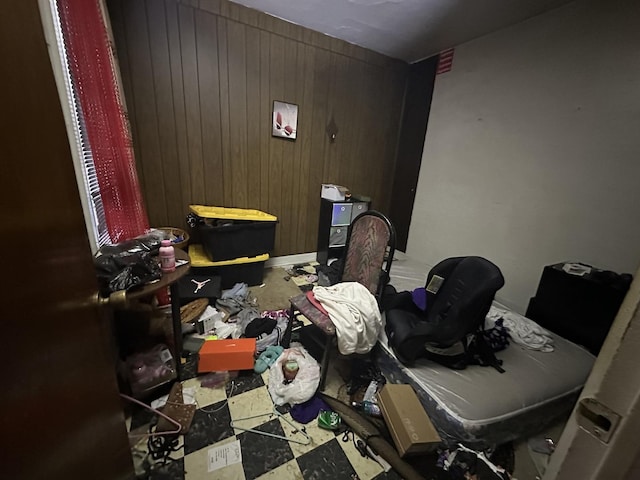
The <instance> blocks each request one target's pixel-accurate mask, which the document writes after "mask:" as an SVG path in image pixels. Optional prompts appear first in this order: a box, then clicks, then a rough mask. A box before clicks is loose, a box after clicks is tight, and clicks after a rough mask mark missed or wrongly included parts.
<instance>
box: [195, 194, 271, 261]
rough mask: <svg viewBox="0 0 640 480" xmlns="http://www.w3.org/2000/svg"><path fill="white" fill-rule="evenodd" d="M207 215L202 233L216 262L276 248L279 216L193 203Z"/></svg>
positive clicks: (199, 231) (201, 226)
mask: <svg viewBox="0 0 640 480" xmlns="http://www.w3.org/2000/svg"><path fill="white" fill-rule="evenodd" d="M189 208H190V210H191V212H193V213H194V214H195V215H197V216H198V217H200V218H201V219H203V223H202V224H201V225H199V226H198V236H199V239H200V243H201V244H202V246H203V247H204V251H205V253H206V255H207V257H209V260H211V261H213V262H219V261H223V260H233V259H236V258H241V257H255V256H257V255H262V254H264V253H269V252H271V251H273V247H274V242H275V235H276V223H277V222H278V217H275V216H274V215H270V214H268V213H265V212H261V211H260V210H247V209H243V208H225V207H208V206H204V205H190V206H189Z"/></svg>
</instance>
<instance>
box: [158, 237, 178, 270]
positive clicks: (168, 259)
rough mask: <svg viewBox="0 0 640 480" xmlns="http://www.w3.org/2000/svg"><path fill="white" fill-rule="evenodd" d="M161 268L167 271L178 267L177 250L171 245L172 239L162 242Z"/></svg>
mask: <svg viewBox="0 0 640 480" xmlns="http://www.w3.org/2000/svg"><path fill="white" fill-rule="evenodd" d="M160 244H161V245H162V246H161V247H160V269H161V270H162V271H163V272H165V273H168V272H173V271H175V269H176V252H175V250H174V249H173V245H171V240H162V242H161V243H160Z"/></svg>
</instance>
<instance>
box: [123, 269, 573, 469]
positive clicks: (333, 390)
mask: <svg viewBox="0 0 640 480" xmlns="http://www.w3.org/2000/svg"><path fill="white" fill-rule="evenodd" d="M291 280H293V281H290V279H289V278H288V275H287V273H286V272H285V271H284V270H283V269H282V268H273V269H268V270H266V271H265V284H266V288H264V287H263V288H259V287H252V292H255V294H256V297H258V299H259V306H260V308H261V309H262V310H275V309H279V308H286V307H287V305H288V298H289V297H290V296H292V295H295V294H296V293H297V292H299V291H300V290H304V289H305V280H304V279H302V278H299V279H295V278H292V279H291ZM333 366H334V363H332V364H331V365H330V371H329V373H328V376H327V385H326V388H325V392H326V393H328V394H329V395H331V396H334V397H336V398H339V399H341V400H343V401H346V400H348V398H347V396H346V393H345V390H346V388H345V381H344V379H343V378H342V377H341V375H340V374H339V373H338V371H337V370H335V369H334V368H333ZM193 370H195V369H192V373H191V374H189V373H187V374H186V377H187V378H188V377H189V376H193V377H195V373H194V372H193ZM268 378H269V371H268V370H267V371H266V372H265V373H263V374H261V375H260V374H256V373H254V372H252V371H248V372H243V373H242V374H241V375H240V376H239V377H238V378H236V379H235V380H234V382H233V383H227V384H226V385H225V386H224V387H220V388H215V389H210V388H206V387H201V386H200V380H201V378H198V377H195V378H190V379H189V380H185V381H183V382H182V384H183V387H184V388H188V387H193V388H195V392H196V394H195V396H196V401H197V407H198V409H197V411H196V413H195V416H194V419H193V422H192V425H191V428H190V429H189V431H188V432H187V433H186V434H185V435H184V436H180V437H178V443H177V446H176V448H175V451H174V452H172V453H171V455H170V458H171V459H172V460H170V461H168V462H167V463H166V464H164V465H162V464H161V462H157V461H156V462H152V463H153V468H152V469H151V471H150V472H149V471H147V473H146V474H144V470H143V469H142V468H141V467H140V464H141V458H142V457H143V456H144V454H145V453H146V452H147V451H148V448H147V441H146V439H141V440H140V441H139V442H138V443H137V444H135V445H134V447H133V452H134V463H136V465H137V468H136V471H137V473H141V475H140V476H139V478H148V479H152V480H164V479H167V480H169V479H172V480H173V479H180V480H182V479H185V480H199V479H247V480H249V479H257V478H260V479H267V478H271V479H303V480H311V479H326V478H331V479H333V480H341V479H345V480H352V479H361V480H365V479H399V478H400V477H399V476H398V475H397V474H396V473H395V472H394V471H393V470H390V471H389V472H384V471H383V469H382V467H381V466H380V465H379V464H378V463H376V462H375V461H374V460H371V459H369V458H365V457H362V456H361V455H360V453H359V452H358V451H357V450H356V448H355V445H354V441H353V439H352V438H351V439H349V440H348V441H346V442H344V441H342V435H341V434H338V435H336V434H335V433H334V432H331V431H327V430H323V429H321V428H319V427H318V426H317V422H316V421H315V420H314V421H312V422H311V423H309V424H307V425H301V424H297V423H296V422H295V421H293V420H292V419H291V416H290V414H289V413H288V410H287V409H286V408H281V407H279V411H280V412H281V413H282V414H283V416H282V417H278V416H276V415H271V416H270V415H269V414H271V413H273V409H274V405H273V402H272V400H271V397H270V395H269V392H268V389H267V386H266V385H267V384H268ZM134 412H135V413H134V414H133V415H131V416H130V418H128V419H127V424H128V428H129V429H130V431H131V432H132V433H133V432H136V433H145V432H146V431H147V429H148V424H149V422H150V421H151V418H152V417H153V415H152V414H151V413H150V412H148V411H146V410H134ZM261 414H265V416H264V417H260V418H257V419H252V420H247V421H244V422H238V424H239V425H240V426H243V427H246V428H253V429H257V430H259V431H263V432H269V433H272V434H276V435H280V436H282V435H284V436H286V437H287V438H291V439H298V440H304V437H302V436H301V435H300V434H299V433H295V432H294V429H293V428H292V427H291V425H289V423H288V422H287V421H285V420H284V419H286V420H289V421H292V422H293V424H294V425H296V428H300V429H301V428H303V427H304V428H305V429H306V433H307V434H308V435H309V437H310V438H311V443H310V444H309V445H301V444H298V443H293V442H288V441H285V440H282V439H278V438H273V437H268V436H263V435H258V434H256V433H253V432H247V431H241V430H238V429H235V430H234V429H233V428H232V427H231V425H230V424H231V421H232V420H236V421H237V420H238V419H240V418H244V417H252V416H256V415H261ZM559 431H561V429H560V430H559ZM356 438H357V437H356ZM556 440H557V439H556ZM236 441H239V445H240V450H241V456H242V462H241V463H237V464H234V465H229V466H226V467H223V468H220V469H217V470H213V471H209V470H210V467H209V461H210V458H209V457H210V454H212V453H213V452H211V450H212V449H215V448H216V447H218V446H221V445H225V444H229V443H233V442H236ZM132 443H133V442H132ZM516 459H517V463H516V471H515V472H514V478H517V479H519V480H534V479H536V478H539V477H538V476H537V473H538V472H537V471H536V469H535V467H534V465H533V463H532V461H531V459H530V457H529V454H528V453H527V451H526V442H525V443H522V444H520V445H518V448H516ZM432 468H433V467H432V466H430V467H429V471H431V470H432ZM422 471H423V472H424V470H422ZM428 477H429V479H430V480H431V479H432V478H441V477H442V475H441V474H437V475H428ZM445 478H446V477H445Z"/></svg>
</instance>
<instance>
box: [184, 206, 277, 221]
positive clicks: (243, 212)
mask: <svg viewBox="0 0 640 480" xmlns="http://www.w3.org/2000/svg"><path fill="white" fill-rule="evenodd" d="M189 209H190V210H191V211H192V212H193V213H195V214H196V215H198V216H199V217H202V218H221V219H224V220H253V221H256V222H277V221H278V217H276V216H275V215H271V214H269V213H265V212H261V211H260V210H249V209H246V208H227V207H208V206H206V205H189Z"/></svg>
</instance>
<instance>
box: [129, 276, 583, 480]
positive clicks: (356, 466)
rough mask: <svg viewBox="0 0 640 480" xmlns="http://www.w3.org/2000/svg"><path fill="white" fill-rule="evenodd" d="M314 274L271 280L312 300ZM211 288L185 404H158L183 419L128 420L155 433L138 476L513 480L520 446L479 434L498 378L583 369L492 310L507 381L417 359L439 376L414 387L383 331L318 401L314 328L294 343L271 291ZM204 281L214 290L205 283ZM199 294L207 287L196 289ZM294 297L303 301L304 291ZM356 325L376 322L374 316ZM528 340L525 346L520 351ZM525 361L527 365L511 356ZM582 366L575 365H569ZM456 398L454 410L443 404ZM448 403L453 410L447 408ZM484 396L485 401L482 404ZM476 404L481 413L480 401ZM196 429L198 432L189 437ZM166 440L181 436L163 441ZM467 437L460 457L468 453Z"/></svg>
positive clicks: (198, 313) (142, 414)
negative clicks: (526, 369)
mask: <svg viewBox="0 0 640 480" xmlns="http://www.w3.org/2000/svg"><path fill="white" fill-rule="evenodd" d="M306 267H309V268H308V269H307V268H306ZM311 268H313V269H314V271H316V273H317V272H318V271H319V269H317V266H313V265H305V266H304V267H303V266H301V265H298V266H295V267H288V268H287V269H286V270H285V269H274V270H275V271H276V273H275V275H278V276H279V277H282V281H283V282H285V283H287V284H291V283H292V279H293V278H294V277H304V279H305V280H306V281H309V280H313V282H310V283H307V285H312V287H311V288H310V289H308V291H311V290H313V287H314V286H316V285H317V284H318V283H319V281H320V278H314V277H313V276H309V275H316V274H313V273H309V270H311ZM302 272H305V273H304V274H303V273H302ZM292 274H296V275H292ZM198 275H200V274H198ZM213 277H215V275H202V277H201V278H194V280H196V281H195V282H191V283H192V285H190V288H192V289H193V290H196V289H197V290H198V291H197V292H194V293H196V294H198V293H201V294H203V295H206V297H205V298H206V301H207V305H206V306H205V308H204V309H202V304H203V303H204V302H203V301H201V300H200V301H199V299H198V298H190V299H189V300H188V301H187V302H186V303H185V304H184V305H182V309H183V310H182V311H181V319H182V320H183V322H184V323H183V332H184V335H183V347H184V352H185V353H184V356H185V358H183V359H181V360H182V361H183V362H184V365H183V366H185V365H189V368H192V370H188V371H187V373H186V375H185V376H183V380H182V382H179V383H174V386H175V385H180V386H181V392H180V395H181V398H177V392H176V391H172V392H170V393H169V395H168V397H167V399H166V401H165V404H164V406H162V407H161V406H160V405H158V404H157V403H154V404H153V405H155V408H156V409H160V408H162V411H163V412H164V414H165V415H167V416H169V417H170V418H171V417H173V419H174V423H171V422H169V421H168V420H166V419H164V417H162V416H160V415H159V414H158V413H156V411H157V410H156V411H149V410H144V411H142V410H140V411H135V413H134V414H133V415H132V417H131V420H130V424H131V427H130V431H131V432H134V431H136V430H137V428H139V427H141V426H142V425H145V427H144V432H145V435H147V437H143V439H142V440H141V441H140V442H136V440H135V438H136V437H132V442H134V443H135V445H134V451H135V452H137V453H136V455H137V457H138V458H139V459H144V460H140V462H138V464H139V466H140V468H139V469H138V471H139V472H140V473H141V477H142V476H145V475H146V477H145V478H186V479H189V478H199V477H200V476H204V475H207V474H209V475H215V478H246V479H248V478H260V477H262V476H263V475H265V476H266V475H269V476H272V477H274V478H304V479H309V478H326V477H335V478H360V479H365V478H367V479H372V478H379V479H382V478H385V479H388V478H401V477H402V478H416V479H417V478H429V479H450V478H475V479H478V480H483V479H487V480H489V479H490V480H500V479H505V478H510V477H509V475H510V473H512V472H513V447H512V446H510V443H509V438H507V439H506V440H504V441H502V440H503V439H502V438H500V439H499V440H496V439H498V438H499V436H498V437H493V436H492V435H493V434H494V433H495V432H498V433H500V434H501V433H504V429H503V428H502V427H501V426H500V428H497V427H496V425H493V424H485V423H483V418H485V417H484V416H483V415H487V413H486V412H487V411H489V410H490V409H489V410H486V409H485V407H486V408H489V407H491V408H493V407H495V405H490V402H491V398H494V397H492V395H494V394H495V390H496V389H495V387H490V386H488V385H491V382H490V380H491V379H490V377H491V375H493V376H497V377H496V378H508V379H514V378H517V377H519V376H522V375H523V373H522V372H523V370H522V368H523V367H522V363H521V362H522V359H521V358H520V357H521V356H522V355H523V352H524V355H526V356H530V357H531V362H534V361H539V359H540V358H543V357H546V358H550V359H554V360H553V361H554V362H558V358H560V357H558V355H560V356H561V358H562V359H565V360H566V361H567V362H569V364H571V365H574V366H576V368H578V370H580V371H582V370H583V369H582V367H578V364H580V359H579V358H578V359H577V360H576V358H577V356H575V355H573V354H571V352H572V350H571V348H570V347H569V346H568V345H567V343H568V342H565V341H563V339H562V338H560V337H557V336H555V335H550V336H549V338H550V339H551V342H548V343H547V345H552V346H553V350H549V349H548V348H546V347H542V348H538V345H539V344H541V345H544V342H543V343H540V342H538V338H537V337H532V335H538V336H541V337H543V336H545V335H546V330H544V329H540V330H538V328H537V327H535V326H532V325H530V324H528V322H524V321H521V320H520V319H519V318H518V316H517V315H515V314H513V312H509V311H508V309H503V308H502V307H501V306H499V305H496V304H494V305H493V306H492V305H491V302H489V305H488V306H487V308H488V312H487V313H486V315H485V316H486V318H487V319H488V320H491V323H486V324H485V327H486V328H485V329H484V331H483V332H482V333H483V338H484V341H485V344H486V346H488V347H489V348H491V349H492V350H493V351H499V352H500V358H501V359H502V360H504V367H505V371H506V372H505V373H504V374H501V373H498V371H496V370H494V369H485V368H481V369H477V368H474V367H473V366H469V367H468V369H472V371H473V373H474V375H476V376H477V375H478V372H481V377H482V378H483V379H485V380H487V385H484V386H483V384H482V381H481V382H480V383H478V382H477V381H475V382H471V383H470V382H468V381H467V380H465V378H466V377H465V376H464V375H462V376H461V375H459V371H456V370H452V369H450V368H448V367H445V366H444V365H439V364H437V363H435V362H433V361H432V360H429V359H425V358H419V359H417V361H416V364H417V365H423V364H427V363H428V365H429V369H428V370H429V371H431V372H432V373H433V374H434V377H433V378H429V379H427V380H425V379H421V377H419V376H416V375H413V374H412V375H411V376H408V375H407V368H406V367H405V366H403V365H402V363H401V361H400V360H399V359H398V358H396V357H395V356H394V354H393V353H394V352H393V349H392V348H391V347H390V346H389V344H388V343H385V341H384V333H385V332H384V331H383V332H380V333H381V334H382V335H381V336H382V337H383V341H382V342H381V343H379V344H378V345H377V346H376V347H375V348H373V350H371V349H370V348H368V349H366V351H367V354H366V355H356V356H349V357H342V356H340V355H338V351H337V349H336V350H335V351H334V352H333V353H332V356H333V357H334V359H335V360H332V363H331V366H330V369H329V370H330V372H331V373H330V375H329V377H328V381H327V385H326V387H325V388H324V389H321V390H322V391H320V392H319V391H318V386H319V384H320V374H321V372H320V365H319V363H318V362H319V360H320V358H318V355H317V352H315V351H313V349H312V348H311V347H310V346H309V345H308V344H307V342H306V340H305V338H306V337H305V335H303V334H302V333H303V332H304V331H306V330H307V325H308V323H305V322H302V323H301V324H300V323H296V325H297V326H301V328H300V329H299V330H298V329H296V330H295V331H293V332H292V331H291V328H290V327H291V325H292V324H293V323H294V322H299V319H290V318H289V311H288V310H287V309H285V308H283V307H285V306H286V302H287V297H285V298H284V299H283V300H282V302H281V303H280V304H279V306H280V308H271V307H272V306H270V309H269V310H263V309H261V308H260V302H259V301H258V300H257V296H256V295H255V292H256V291H258V290H257V289H259V288H261V287H258V286H255V285H254V286H251V285H249V284H247V283H245V282H236V283H234V284H232V285H228V286H227V287H226V288H222V287H221V288H220V290H219V292H214V295H211V292H207V291H205V290H204V288H205V286H206V285H208V284H213V285H215V281H214V279H213ZM285 277H289V279H288V280H287V279H286V278H285ZM316 277H320V275H316ZM207 278H210V280H209V281H208V282H205V280H206V279H207ZM422 281H424V277H423V279H422ZM198 282H205V283H203V284H202V287H200V284H199V283H198ZM221 285H222V282H221ZM293 285H296V287H297V288H299V289H300V290H303V291H304V288H301V287H300V286H298V285H297V284H296V283H295V282H293ZM441 288H443V287H442V286H441ZM325 290H326V288H325ZM419 290H422V291H419ZM318 291H319V292H322V291H323V288H320V289H318ZM406 292H407V293H408V296H409V297H408V298H409V300H410V301H411V302H412V303H413V304H414V305H415V307H416V309H417V310H418V311H423V312H424V311H426V310H428V309H429V303H430V301H431V302H432V303H431V305H433V298H430V297H429V296H428V295H427V294H426V293H425V288H424V287H422V288H421V289H420V288H415V287H414V288H412V289H411V290H407V291H406ZM321 296H322V294H321ZM314 298H315V295H314ZM194 302H199V303H194ZM325 303H326V302H325ZM323 305H324V303H323ZM376 312H377V309H376ZM329 313H330V314H331V312H329ZM359 314H361V315H364V316H367V317H369V316H375V315H373V314H372V313H371V312H365V313H362V312H360V313H359ZM336 315H337V314H336V313H333V314H332V317H336V318H337V316H336ZM338 315H339V314H338ZM378 323H381V322H380V321H378ZM512 323H513V324H512ZM518 335H519V336H520V339H519V340H522V342H520V341H516V339H515V338H514V337H516V336H518ZM375 337H376V339H377V338H378V335H376V336H375ZM532 338H533V341H531V339H532ZM526 342H528V343H526ZM370 343H371V342H370ZM373 343H376V342H375V341H374V342H373ZM576 348H577V347H576ZM369 350H371V352H369ZM516 350H517V353H518V358H520V360H516V358H515V356H514V354H515V353H514V352H516ZM567 352H569V353H568V354H567ZM155 353H156V356H157V355H159V353H158V352H155ZM573 353H575V352H573ZM564 355H568V356H566V357H565V356H564ZM160 358H161V359H162V357H160ZM527 358H528V357H527ZM572 358H573V359H572ZM175 360H178V359H175ZM574 360H575V362H577V363H571V362H574ZM583 360H584V359H583ZM425 362H426V363H425ZM587 363H588V362H586V363H585V364H584V365H583V366H584V367H585V368H587V367H586V364H587ZM150 365H153V364H150ZM145 366H146V365H145ZM414 366H415V365H414ZM189 371H191V372H192V373H189ZM585 371H586V370H585ZM449 373H450V374H451V375H449ZM554 375H555V377H557V378H549V379H548V380H549V381H548V382H547V383H549V384H550V388H552V389H556V390H558V391H559V392H561V395H563V396H564V397H566V398H563V400H570V398H569V397H570V396H571V394H572V393H573V390H571V388H573V387H571V388H569V390H566V388H567V387H566V385H565V386H562V385H561V384H562V383H563V382H565V383H566V380H567V378H564V377H563V374H562V373H561V372H560V373H558V372H556V374H554ZM189 377H192V378H189ZM453 377H456V378H458V379H459V380H460V381H461V382H462V383H464V384H468V385H466V387H468V388H467V389H466V390H465V389H464V388H463V391H465V392H467V393H466V394H462V395H461V394H460V393H459V387H461V385H454V384H451V383H449V382H450V381H451V378H453ZM561 377H562V378H561ZM556 380H557V381H556ZM512 383H513V382H512ZM534 383H536V382H534ZM538 383H539V382H537V383H536V385H537V384H538ZM574 383H575V382H574ZM578 383H579V382H578ZM578 383H576V385H578ZM425 385H429V386H430V387H431V390H427V389H426V388H425ZM510 385H511V383H510ZM440 387H442V388H440ZM466 387H465V388H466ZM492 388H493V390H494V391H491V389H492ZM512 388H520V385H519V383H517V382H516V383H513V385H512ZM576 388H578V387H576ZM563 389H565V390H563ZM425 392H428V394H425ZM447 392H449V393H450V394H451V395H450V397H451V398H450V397H446V394H447ZM562 392H564V393H562ZM438 394H441V395H443V398H444V397H446V400H439V397H438ZM549 395H550V394H549ZM485 397H486V400H487V401H486V402H485V401H482V400H483V399H485ZM456 398H457V399H456ZM470 398H473V400H474V401H473V402H470V401H469V399H470ZM149 400H151V399H149ZM192 400H193V402H195V403H191V402H192ZM509 401H510V396H509V395H504V396H503V397H501V402H502V403H501V405H502V404H504V403H506V404H508V403H509ZM443 402H444V403H443ZM470 403H472V404H473V405H472V406H474V408H475V410H474V412H475V413H473V415H476V414H477V415H476V417H473V415H472V416H471V417H469V418H470V420H469V418H467V417H465V416H464V415H465V414H463V413H460V412H461V411H462V410H460V411H458V410H459V408H460V409H461V408H462V407H460V405H459V404H465V405H467V406H468V404H470ZM153 405H152V407H153ZM443 405H444V406H443ZM487 405H489V406H487ZM503 406H504V405H503ZM507 407H509V405H507ZM534 407H535V408H534V410H536V409H537V408H538V407H540V408H539V409H538V410H539V411H537V412H538V413H540V412H545V413H546V414H548V415H551V416H555V415H556V414H557V413H558V412H559V411H561V410H562V411H564V410H565V403H564V401H563V403H562V404H558V405H542V406H539V405H534ZM505 408H506V407H505ZM555 408H557V410H556V409H555ZM483 409H485V410H486V411H483ZM434 412H436V413H435V414H434ZM437 412H440V413H437ZM518 415H519V414H518ZM514 418H518V419H519V420H522V418H523V417H522V416H516V417H514ZM474 419H476V420H478V421H477V422H476V423H477V424H478V425H479V427H480V428H479V430H478V431H477V432H476V433H477V434H478V437H474V436H469V435H468V432H469V431H471V430H470V429H468V428H467V427H468V426H469V425H472V424H473V421H474ZM539 419H540V417H539V416H538V415H532V416H529V417H527V418H525V420H524V421H522V422H521V424H518V425H519V427H520V428H522V430H520V431H516V432H515V433H516V434H517V435H520V436H522V435H524V432H526V431H527V429H534V428H535V427H534V425H533V423H535V422H538V421H539ZM507 420H508V422H507V424H508V427H506V428H507V429H508V430H509V431H508V432H507V433H508V434H509V435H508V436H511V434H512V433H513V432H512V431H511V429H512V427H513V426H514V425H516V424H515V423H513V422H514V419H513V418H508V419H507ZM189 422H190V424H189ZM176 424H177V425H176ZM186 424H189V425H188V427H186V428H185V425H186ZM443 426H444V429H443ZM164 429H169V432H173V433H168V434H162V435H155V434H156V433H162V430H164ZM177 429H179V431H176V430H177ZM516 430H517V428H516ZM487 432H489V433H487ZM148 435H153V436H151V437H149V436H148ZM138 438H139V437H138ZM461 438H462V439H464V440H465V441H464V442H463V443H464V445H463V444H460V442H461V440H460V439H461ZM150 439H153V440H150ZM545 445H546V448H547V451H548V449H550V448H551V447H550V446H549V444H548V443H545V442H544V441H539V442H537V443H536V442H533V443H531V444H530V445H529V448H531V449H533V448H536V449H538V450H540V449H543V448H545ZM496 446H499V448H497V447H496ZM474 449H476V450H474ZM542 455H544V454H542ZM248 459H250V460H248ZM474 475H475V476H474Z"/></svg>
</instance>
